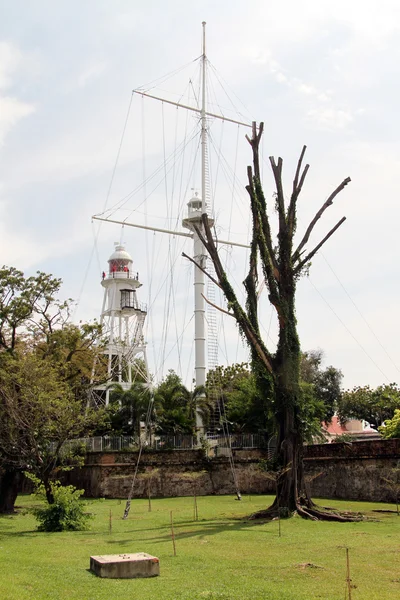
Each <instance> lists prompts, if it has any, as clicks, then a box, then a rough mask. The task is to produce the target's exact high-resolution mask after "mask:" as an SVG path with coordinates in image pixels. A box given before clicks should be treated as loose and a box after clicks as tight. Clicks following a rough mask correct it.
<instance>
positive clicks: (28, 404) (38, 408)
mask: <svg viewBox="0 0 400 600" xmlns="http://www.w3.org/2000/svg"><path fill="white" fill-rule="evenodd" d="M60 285H61V280H59V279H56V278H54V277H53V276H51V275H46V274H44V273H38V274H37V275H36V276H34V277H27V278H26V277H25V276H24V275H23V273H21V272H20V271H18V270H16V269H14V268H12V267H11V268H8V267H3V269H1V270H0V512H5V511H12V510H13V507H14V502H15V498H16V493H17V490H18V483H19V480H20V479H21V474H22V472H23V471H29V472H31V473H34V474H36V475H37V476H38V477H39V478H40V480H41V481H42V482H43V484H44V486H45V489H46V493H47V495H48V500H49V501H50V502H51V501H52V500H53V496H52V492H51V486H50V481H51V479H52V477H53V476H54V474H55V472H56V471H57V469H58V468H59V467H60V465H61V464H62V463H64V464H65V463H68V464H70V465H71V464H75V463H76V462H77V461H79V458H78V457H77V456H76V455H72V454H70V455H67V454H66V453H65V452H64V449H63V444H64V442H65V441H66V440H67V439H69V438H73V437H78V436H81V435H84V434H86V433H88V432H90V431H92V429H93V426H95V424H96V423H98V422H99V421H100V420H102V419H103V413H102V411H96V412H94V411H92V410H89V409H87V408H86V405H87V398H88V392H89V390H90V387H91V385H93V383H96V382H97V380H96V378H97V376H98V377H99V378H100V380H103V378H104V374H105V370H104V366H105V365H104V364H103V363H102V339H101V328H100V326H99V325H98V324H82V323H81V324H80V325H78V326H76V325H73V324H71V323H69V322H68V318H69V308H70V305H71V303H70V301H66V302H62V301H60V300H59V299H58V297H57V294H58V291H59V288H60ZM96 357H99V360H96V361H95V358H96ZM95 362H96V364H97V367H98V370H97V373H93V365H94V363H95ZM93 376H94V378H95V380H96V381H95V382H93Z"/></svg>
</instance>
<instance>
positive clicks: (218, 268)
mask: <svg viewBox="0 0 400 600" xmlns="http://www.w3.org/2000/svg"><path fill="white" fill-rule="evenodd" d="M202 221H203V225H204V230H205V233H206V237H207V241H208V243H207V250H208V252H209V255H210V258H211V260H212V261H213V263H214V267H215V272H216V274H217V276H218V279H219V282H220V285H221V288H222V290H223V292H224V294H225V298H226V300H227V301H228V306H231V307H232V310H233V314H234V316H235V319H236V321H237V323H238V326H239V329H240V330H241V332H242V333H243V335H244V336H245V337H246V338H247V340H248V341H249V343H250V345H251V346H252V347H253V348H254V349H255V351H256V352H257V354H258V356H259V358H260V361H261V362H262V363H263V364H264V366H265V367H266V369H267V370H268V371H269V372H270V373H271V375H274V371H273V368H272V356H271V355H270V353H269V352H268V350H267V348H266V347H265V345H264V343H263V341H262V339H261V338H260V336H259V335H258V333H257V331H256V330H255V329H254V327H253V326H252V324H251V322H250V320H249V318H248V316H247V315H246V312H245V311H244V310H243V308H242V307H241V305H240V303H239V302H238V300H237V298H236V294H235V292H234V291H233V288H232V286H231V285H230V283H229V281H228V279H227V277H226V274H225V271H224V269H223V267H222V264H221V260H220V258H219V255H218V252H217V248H216V246H215V242H214V240H213V237H212V233H211V229H210V225H209V223H208V216H207V214H206V213H204V214H203V215H202ZM197 229H198V228H197Z"/></svg>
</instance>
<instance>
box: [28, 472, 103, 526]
mask: <svg viewBox="0 0 400 600" xmlns="http://www.w3.org/2000/svg"><path fill="white" fill-rule="evenodd" d="M50 486H51V491H52V494H53V497H54V502H53V503H52V504H48V503H47V501H46V506H44V507H43V508H42V507H41V508H34V509H33V514H34V515H35V517H36V519H37V520H38V521H39V523H40V525H39V527H38V530H39V531H81V530H83V529H87V527H88V519H90V518H91V516H92V515H90V514H88V513H85V510H84V509H85V504H84V502H82V500H80V497H81V496H82V494H83V493H84V490H77V489H76V488H75V487H74V486H73V485H65V486H64V485H61V483H60V482H59V481H54V482H51V483H50ZM35 495H36V496H38V497H39V498H42V499H44V500H46V494H45V490H44V486H43V485H42V484H40V483H39V482H36V490H35Z"/></svg>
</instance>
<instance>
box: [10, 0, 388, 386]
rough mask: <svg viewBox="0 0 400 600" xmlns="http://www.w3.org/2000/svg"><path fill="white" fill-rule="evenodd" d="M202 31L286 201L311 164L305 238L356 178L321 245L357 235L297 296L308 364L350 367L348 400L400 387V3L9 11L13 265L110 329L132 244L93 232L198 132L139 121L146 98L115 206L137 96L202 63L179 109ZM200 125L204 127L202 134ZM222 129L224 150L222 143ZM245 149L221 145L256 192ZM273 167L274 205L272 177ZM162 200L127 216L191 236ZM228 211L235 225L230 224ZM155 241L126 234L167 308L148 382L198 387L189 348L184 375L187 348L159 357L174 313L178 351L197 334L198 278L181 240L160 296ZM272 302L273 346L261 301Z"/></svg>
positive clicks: (239, 202)
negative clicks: (101, 217) (51, 278)
mask: <svg viewBox="0 0 400 600" xmlns="http://www.w3.org/2000/svg"><path fill="white" fill-rule="evenodd" d="M203 20H205V21H207V54H208V56H209V59H210V61H211V63H212V64H213V65H214V66H215V67H216V69H217V71H218V74H219V76H220V77H221V78H222V77H223V81H224V82H226V84H227V87H226V89H229V93H230V94H231V98H233V102H234V104H235V105H236V106H237V107H238V108H239V110H240V111H241V112H242V114H243V115H244V116H245V117H246V119H248V120H252V119H254V120H258V121H259V120H263V121H264V122H265V138H264V142H263V153H264V155H265V157H267V156H268V155H270V154H274V155H276V156H278V155H280V156H282V157H283V159H284V169H285V183H286V190H287V193H288V194H289V193H290V185H291V181H292V178H293V172H294V169H295V166H296V161H297V156H298V154H299V152H300V151H301V147H302V145H303V144H307V147H308V153H307V160H308V161H309V162H310V164H311V168H310V172H309V175H308V178H307V185H306V186H305V189H304V192H303V195H302V198H301V200H300V203H299V226H298V230H299V235H300V234H301V232H302V231H303V230H304V228H305V227H306V226H307V224H308V222H309V220H310V219H311V218H312V216H313V214H314V213H315V212H316V210H318V208H319V207H320V205H321V204H322V203H323V201H324V200H325V198H326V197H327V195H328V194H329V193H330V192H331V191H332V190H333V189H334V188H335V187H336V186H337V185H338V184H339V183H340V182H341V181H342V180H343V179H344V178H345V177H347V176H350V177H351V179H352V183H351V184H350V185H349V186H348V187H347V188H346V190H345V191H344V192H343V193H342V194H341V195H340V196H339V197H338V198H337V200H336V201H335V203H334V206H333V207H331V208H330V209H329V211H327V213H326V218H324V219H322V220H321V222H320V224H319V225H318V229H317V231H316V234H315V238H313V240H312V242H313V241H314V242H318V241H319V239H321V238H322V237H323V236H324V234H325V233H326V232H327V231H328V230H329V229H330V227H332V226H333V224H335V223H336V222H337V221H338V220H339V219H340V218H341V217H342V216H343V215H345V216H346V217H347V221H346V222H345V224H344V225H343V226H342V227H341V228H340V229H339V231H338V232H337V233H336V234H335V236H334V237H333V238H332V239H331V240H330V241H329V242H328V243H327V244H326V245H325V246H324V248H323V252H322V253H321V254H320V255H319V256H318V257H317V258H316V259H314V261H313V264H312V268H311V271H310V278H303V279H302V280H301V282H300V284H299V297H298V320H299V332H300V336H301V343H302V347H303V349H304V350H309V349H313V348H322V349H323V350H324V352H325V364H333V365H334V366H336V367H338V368H340V369H342V371H343V374H344V384H345V386H346V387H352V386H354V385H364V384H370V385H373V386H376V385H379V384H381V383H386V382H389V381H391V382H393V381H397V382H399V381H400V377H399V368H400V346H399V343H398V337H399V319H398V312H399V308H398V306H399V303H398V297H399V288H400V285H399V280H400V279H399V271H400V269H399V265H398V255H399V253H398V245H399V244H398V221H399V216H400V203H399V199H398V193H399V189H400V144H399V140H400V121H399V118H398V110H399V109H398V107H399V106H400V86H399V84H398V80H399V64H400V35H399V29H400V4H399V2H398V0H380V2H376V1H375V0H374V1H372V0H363V2H361V0H352V1H351V2H349V1H348V0H347V1H344V0H337V1H336V2H328V1H327V0H318V1H317V0H304V1H303V2H301V3H299V2H297V1H295V0H281V2H280V3H276V2H275V3H272V2H265V0H247V2H241V1H235V0H230V1H229V2H228V1H225V0H221V1H219V2H216V1H215V0H214V1H213V2H210V1H207V0H205V1H203V2H202V3H199V2H190V1H188V0H186V1H178V0H169V1H168V2H161V0H157V1H156V0H148V1H147V2H138V1H136V0H130V1H122V0H114V1H113V2H108V1H105V0H79V1H78V0H69V1H68V2H66V1H64V0H58V1H57V2H54V1H53V0H48V1H44V0H35V2H28V1H27V0H24V1H23V0H13V2H9V1H8V0H0V215H1V218H0V250H1V259H0V261H1V263H2V264H7V265H14V266H16V267H18V268H20V269H22V270H23V271H24V272H26V273H27V274H31V273H33V272H35V271H36V270H42V271H46V272H52V273H54V275H56V276H58V277H61V278H62V279H63V280H64V287H63V295H64V296H66V297H71V298H74V299H76V300H79V305H78V308H77V311H76V315H75V318H76V319H93V318H96V317H99V312H100V308H101V303H102V288H101V286H100V273H101V270H102V269H103V268H104V267H106V265H107V263H106V261H107V259H108V257H109V255H110V254H111V252H112V251H113V242H114V241H115V240H118V239H119V238H120V236H121V229H120V228H119V227H117V226H110V225H104V226H102V227H101V229H100V231H99V233H98V237H95V236H96V235H97V233H96V232H97V225H93V223H92V222H91V216H92V215H94V214H97V213H101V212H102V211H103V209H104V207H106V208H109V207H112V206H113V205H114V204H115V203H117V202H118V201H119V200H120V199H121V198H123V197H124V196H125V195H127V194H128V193H130V192H131V190H133V189H134V188H136V187H137V186H139V185H140V184H141V182H142V181H143V173H144V172H145V173H146V175H147V176H149V175H150V173H151V172H152V170H153V168H157V167H159V166H160V165H161V167H162V168H163V144H166V142H165V138H166V137H167V136H168V137H169V138H173V137H174V136H176V133H175V132H176V131H178V130H179V131H181V130H182V127H183V122H184V121H183V117H182V118H181V121H180V123H179V127H178V125H176V123H177V121H175V119H177V117H176V116H175V113H172V112H170V113H167V112H165V114H163V115H162V117H161V116H160V110H161V109H160V107H158V108H155V105H152V107H151V108H146V109H143V105H142V100H141V99H138V100H137V101H136V100H135V101H134V102H133V103H132V106H131V113H130V120H129V123H128V127H127V130H126V135H125V137H124V143H123V147H122V149H121V154H120V158H119V161H118V168H117V170H116V173H115V177H114V181H113V186H112V188H111V192H110V194H109V195H108V189H109V186H110V181H111V176H112V172H113V167H114V164H115V161H116V156H117V150H118V147H119V143H120V139H121V132H122V128H123V125H124V121H125V117H126V114H127V109H128V105H129V102H130V98H131V90H132V89H133V88H137V87H139V86H141V85H143V84H146V83H147V82H149V81H153V80H156V79H158V78H161V77H163V76H164V75H165V74H167V73H171V72H172V71H174V70H175V69H177V68H179V67H181V66H182V65H186V64H188V63H190V64H189V67H188V69H186V70H183V71H182V72H181V73H180V74H179V76H178V78H175V79H176V81H174V78H172V79H171V80H168V81H167V82H166V83H162V84H161V85H160V86H159V88H160V90H159V93H163V92H164V91H165V92H168V93H170V94H177V96H171V97H176V98H178V97H179V95H178V94H179V93H183V92H184V87H185V85H186V83H187V79H185V77H186V76H187V77H190V76H191V75H192V71H193V68H194V66H195V63H193V62H192V61H193V60H194V59H195V58H197V57H198V56H199V55H200V52H201V22H202V21H203ZM224 85H225V84H224ZM179 86H180V87H179ZM182 86H183V88H182ZM239 99H240V101H239ZM225 104H226V103H225ZM222 106H223V101H222ZM157 110H158V113H157V112H156V111H157ZM144 111H148V112H144ZM161 119H163V120H161ZM144 120H146V130H145V128H144V125H143V121H144ZM194 125H195V122H194V120H193V118H192V121H191V122H190V128H192V127H194ZM163 127H164V132H162V129H163ZM216 127H217V126H216ZM224 127H225V126H224ZM217 131H219V130H217V129H215V134H214V140H215V144H216V145H218V143H219V142H217V139H218V140H219V139H222V134H221V138H220V137H218V136H219V135H220V134H219V133H218V135H217ZM244 133H245V131H243V130H241V131H240V133H239V134H237V133H236V129H234V133H227V134H226V138H225V139H226V140H227V143H228V146H229V148H228V157H229V158H228V159H227V160H228V162H229V168H230V169H232V170H234V168H235V165H236V174H237V175H236V176H235V184H236V185H238V183H239V182H241V181H244V180H245V175H246V165H247V164H248V162H249V161H250V158H251V157H250V153H249V147H248V144H247V143H246V141H245V139H244ZM164 134H165V135H164ZM224 135H225V133H224ZM163 136H164V137H163ZM171 143H172V144H174V143H175V144H176V141H175V142H168V145H167V146H166V152H167V154H168V152H169V151H171V149H172V150H173V149H174V146H173V145H172V146H171V145H170V144H171ZM156 146H158V150H157V148H156ZM144 150H145V152H144ZM221 151H222V142H221ZM144 156H146V158H145V160H144ZM227 164H228V163H227ZM216 168H217V169H218V167H214V173H215V172H216V171H215V169H216ZM263 168H264V175H265V186H266V193H267V197H269V198H271V194H272V191H273V188H272V182H271V179H270V177H269V174H268V165H267V162H266V161H265V164H264V167H263ZM221 172H222V166H221ZM174 177H175V181H177V179H176V177H177V176H176V175H174ZM196 183H197V182H196V181H193V186H194V187H196ZM193 186H192V183H191V182H188V183H187V184H186V188H185V185H184V186H183V187H184V191H187V195H186V198H184V199H183V192H182V193H181V194H180V196H179V198H178V197H177V198H176V199H175V198H173V202H175V203H176V207H178V205H179V206H181V205H182V202H183V201H184V202H186V201H187V200H188V199H189V197H190V193H189V192H190V187H193ZM215 189H217V188H215ZM219 189H220V190H221V191H220V192H219V194H217V195H218V198H217V197H216V198H215V210H216V214H217V216H219V218H220V219H221V225H220V232H221V237H222V234H223V235H224V236H226V235H228V234H229V235H230V234H232V235H233V236H235V235H236V237H237V239H238V240H241V241H246V234H247V216H246V214H247V213H246V210H245V209H244V206H245V205H244V204H243V203H244V202H245V201H246V197H245V195H243V198H242V199H238V198H236V197H235V198H234V194H232V193H231V192H230V191H229V190H230V188H229V184H228V181H226V182H225V183H223V182H222V181H221V183H220V188H219ZM164 192H165V195H167V196H170V197H171V198H172V196H173V192H172V191H171V184H169V188H168V189H167V188H164V189H163V188H162V187H161V189H159V190H158V192H157V193H156V194H155V195H154V196H153V197H151V198H150V199H149V202H148V203H146V204H145V205H142V212H140V210H139V205H140V201H141V200H142V199H143V198H142V199H140V198H139V197H134V198H133V199H132V202H131V203H129V202H127V203H126V204H125V205H124V208H123V210H122V211H119V213H117V212H115V213H113V214H114V218H127V217H128V216H129V217H132V220H135V219H136V220H139V221H140V222H144V221H143V219H144V220H146V222H147V223H148V224H153V225H155V226H163V225H161V223H163V224H164V226H165V223H166V222H167V221H168V223H169V224H171V223H172V222H173V220H174V219H175V221H176V219H178V220H179V219H180V217H181V215H180V214H179V215H178V214H177V215H176V216H175V215H173V214H169V215H167V214H166V212H168V211H169V210H170V209H168V208H166V206H167V205H166V204H165V202H164V200H165V199H164V200H163V199H162V197H163V193H164ZM173 202H172V204H171V205H170V206H173ZM232 202H234V203H236V204H235V207H236V208H237V210H236V208H234V209H233V211H232V210H231V208H230V206H231V205H232ZM136 208H137V211H135V209H136ZM124 211H125V212H124ZM243 211H244V212H243ZM328 213H329V214H328ZM110 214H111V213H110ZM228 222H229V223H228ZM143 236H144V234H139V233H137V232H136V231H135V230H129V231H128V229H127V228H125V229H124V232H123V233H122V238H123V240H124V241H125V242H126V244H127V249H128V250H129V251H130V252H131V254H132V256H133V259H134V261H135V267H137V269H138V270H139V271H140V278H141V281H142V283H143V288H142V290H143V292H142V299H143V300H144V301H147V302H149V304H150V305H151V306H152V310H153V313H152V315H151V318H150V313H149V323H150V325H151V326H150V327H149V328H148V330H147V338H148V343H149V359H150V366H151V368H152V370H153V372H157V376H158V377H159V376H161V375H162V374H165V368H167V367H168V368H169V367H174V368H176V369H177V370H180V371H181V372H182V375H183V376H184V377H185V379H186V380H187V379H188V377H189V379H190V377H191V374H192V372H191V369H190V367H188V364H189V363H188V361H189V359H190V356H191V354H190V353H191V350H190V343H189V341H187V342H185V345H183V346H182V347H181V352H183V353H184V355H185V358H184V359H183V358H182V357H180V358H179V361H178V362H182V364H181V366H180V367H179V368H178V366H177V360H178V359H177V358H176V354H175V353H174V351H173V345H174V343H173V342H168V343H171V344H172V346H171V350H170V351H168V350H166V351H165V352H164V350H160V347H159V346H160V344H161V345H162V344H163V343H164V342H163V341H162V336H163V327H164V325H163V318H164V315H165V306H166V303H168V302H171V303H173V305H174V307H175V309H174V311H175V312H179V313H180V318H181V319H182V322H181V321H179V319H178V318H177V317H176V316H174V317H173V316H172V312H174V311H172V312H171V316H170V328H169V329H170V331H169V334H171V337H172V338H173V339H175V342H176V340H177V339H178V337H179V336H180V335H181V332H180V330H179V329H180V328H183V327H186V328H187V331H188V332H189V331H190V328H191V322H190V314H191V309H190V307H189V305H188V302H190V301H191V300H190V292H191V283H190V277H191V274H190V267H189V265H188V264H185V261H184V260H183V259H182V258H181V257H180V250H181V247H180V245H179V244H177V242H176V241H174V242H173V243H172V246H171V245H170V246H169V248H168V253H169V254H168V256H169V258H168V260H169V261H170V262H171V261H174V262H176V263H178V268H179V269H180V272H179V274H177V275H176V276H175V284H174V285H175V287H174V288H168V287H167V288H165V290H166V291H165V290H164V291H161V281H162V280H164V274H165V269H167V270H168V268H169V264H168V265H164V264H161V262H162V261H160V260H159V258H157V257H159V256H160V253H162V252H163V250H162V245H161V244H162V243H164V244H165V242H161V241H160V239H159V238H160V236H158V237H157V238H156V239H155V238H154V237H153V238H151V240H149V238H148V237H147V238H145V237H143ZM95 240H97V241H96V243H95ZM170 244H171V243H170ZM184 249H185V250H186V251H189V252H190V247H187V246H185V248H184ZM172 252H175V254H174V255H173V257H172V254H171V253H172ZM228 254H229V261H230V262H229V261H228V262H229V264H228V263H227V264H228V267H229V269H230V270H231V272H232V276H234V277H235V278H236V280H237V281H239V282H240V281H241V280H242V279H243V276H244V270H243V269H244V266H243V265H241V261H243V260H245V259H243V257H242V258H238V259H236V258H234V256H233V255H231V253H230V251H228V252H227V255H228ZM171 257H172V258H171ZM227 260H228V259H227ZM161 267H162V268H161ZM160 269H161V270H160ZM162 269H164V271H163V270H162ZM168 290H169V291H168ZM151 294H153V297H152V295H151ZM168 294H169V296H170V299H169V300H168V298H167V296H168ZM156 295H158V302H159V303H158V304H157V302H156V300H155V299H154V296H156ZM188 298H189V300H188ZM261 302H263V303H264V305H265V308H263V309H262V310H263V311H264V312H265V326H264V329H265V333H266V334H267V332H268V331H269V334H270V337H271V339H272V342H271V343H272V344H273V340H274V331H275V330H274V326H273V325H272V326H271V329H270V327H269V321H270V309H269V308H268V306H267V298H266V295H265V294H264V295H263V296H262V297H261ZM171 310H172V309H171ZM183 315H184V316H183ZM185 319H186V320H185ZM227 319H228V320H229V318H228V317H227ZM182 323H184V324H183V325H182ZM227 327H228V326H227ZM222 337H224V341H223V342H222V341H221V356H223V355H224V354H227V355H228V357H227V359H228V360H229V361H232V360H235V359H236V358H237V359H243V358H245V352H244V349H242V348H241V347H240V350H238V346H237V342H236V341H235V339H234V337H233V334H232V333H231V332H229V331H228V328H227V329H226V334H225V329H224V336H222V334H221V340H222ZM167 346H168V344H167V345H166V347H167ZM222 346H223V347H222ZM163 352H164V354H163ZM168 352H169V358H168V360H165V364H164V358H165V354H166V353H167V354H168ZM161 355H163V357H164V358H163V359H161V358H160V356H161ZM221 360H222V359H221ZM168 361H169V362H168ZM184 361H186V363H187V364H186V363H185V365H183V362H184ZM160 362H162V363H163V365H162V366H160ZM188 374H189V375H188Z"/></svg>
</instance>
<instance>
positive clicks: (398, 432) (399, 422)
mask: <svg viewBox="0 0 400 600" xmlns="http://www.w3.org/2000/svg"><path fill="white" fill-rule="evenodd" d="M379 431H380V432H381V434H382V437H383V438H384V439H385V440H389V439H391V438H400V408H396V409H395V411H394V414H393V417H392V418H391V419H387V420H386V421H385V422H384V424H383V425H381V426H380V427H379Z"/></svg>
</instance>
